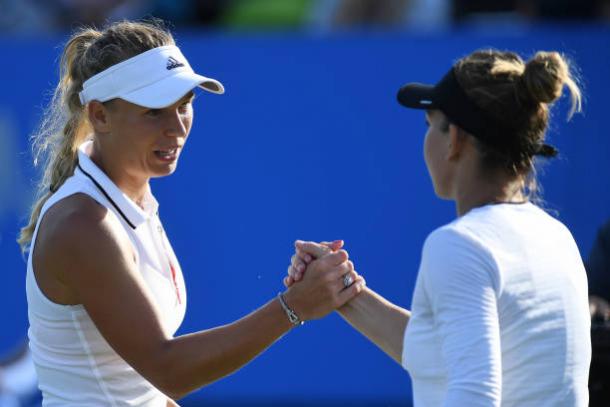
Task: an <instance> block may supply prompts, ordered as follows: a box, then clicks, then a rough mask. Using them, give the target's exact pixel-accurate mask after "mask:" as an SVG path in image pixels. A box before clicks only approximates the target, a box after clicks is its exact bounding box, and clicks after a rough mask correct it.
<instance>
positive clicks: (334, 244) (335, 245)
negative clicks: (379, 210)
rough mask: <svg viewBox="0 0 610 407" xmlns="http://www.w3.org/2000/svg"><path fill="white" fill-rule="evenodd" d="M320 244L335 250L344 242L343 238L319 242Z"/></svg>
mask: <svg viewBox="0 0 610 407" xmlns="http://www.w3.org/2000/svg"><path fill="white" fill-rule="evenodd" d="M320 244H322V245H324V246H326V247H328V248H329V249H330V250H332V251H333V252H336V251H337V250H339V249H341V248H342V247H343V245H344V244H345V242H344V241H343V240H333V241H332V242H320Z"/></svg>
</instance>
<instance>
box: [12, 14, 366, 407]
mask: <svg viewBox="0 0 610 407" xmlns="http://www.w3.org/2000/svg"><path fill="white" fill-rule="evenodd" d="M60 74H61V78H60V82H59V85H58V86H57V90H56V92H55V97H54V99H53V102H52V106H51V110H50V112H49V114H48V115H47V116H46V118H45V120H44V121H43V123H42V126H41V130H40V131H39V133H38V134H37V135H36V136H35V143H36V144H35V146H36V148H37V152H38V153H45V152H46V153H48V160H47V164H46V168H45V175H44V178H43V180H42V181H41V183H40V198H39V199H38V201H37V202H36V203H35V205H34V208H33V211H32V215H31V219H30V222H29V224H28V225H27V226H25V227H24V228H23V229H22V232H21V237H20V239H19V243H20V244H21V245H22V248H23V249H24V250H27V251H28V252H29V256H28V264H27V280H26V288H27V300H28V316H29V321H30V329H29V339H30V347H31V350H32V356H33V360H34V363H35V365H36V370H37V373H38V377H39V386H40V389H41V390H42V394H43V405H45V406H75V407H76V406H78V407H83V406H100V407H101V406H104V407H107V406H147V407H148V406H150V407H156V406H166V405H167V406H170V405H175V403H174V401H173V399H178V398H180V397H182V396H183V395H185V394H186V393H188V392H190V391H192V390H194V389H197V388H199V387H201V386H203V385H205V384H207V383H210V382H213V381H214V380H217V379H219V378H221V377H223V376H225V375H227V374H229V373H231V372H233V371H235V370H237V369H238V368H240V367H241V366H243V365H244V364H246V363H247V362H248V361H250V360H251V359H253V358H254V357H255V356H256V355H258V354H259V353H261V352H262V351H264V350H265V349H266V348H267V347H268V346H269V345H271V344H272V343H273V342H274V341H275V340H276V339H278V338H279V337H280V336H282V335H283V334H285V333H286V332H288V331H289V330H290V329H291V328H293V327H295V326H298V325H300V324H301V323H302V322H303V321H305V320H308V319H314V318H319V317H322V316H324V315H326V314H328V313H329V312H331V311H332V310H333V309H335V308H337V307H339V306H341V305H342V304H344V303H345V302H346V301H348V300H349V299H351V298H352V297H353V296H354V295H355V294H357V293H358V292H359V291H361V289H362V283H363V282H362V280H361V279H360V277H359V276H357V275H356V274H355V272H354V271H353V268H352V265H351V263H349V262H348V261H347V254H346V253H345V252H344V251H338V252H335V253H332V254H329V255H328V256H325V257H324V258H323V259H321V260H319V261H317V262H314V263H312V264H311V265H310V269H311V270H310V273H308V277H310V278H305V279H304V281H303V283H302V284H299V285H298V286H295V287H293V288H290V289H288V290H287V291H285V292H284V293H281V294H278V296H277V298H274V299H272V300H270V301H269V302H268V303H266V304H264V305H263V306H262V307H261V308H259V309H258V310H256V311H254V312H252V313H250V314H249V315H247V316H245V317H243V318H242V319H240V320H238V321H235V322H233V323H231V324H228V325H225V326H221V327H217V328H213V329H208V330H204V331H200V332H194V333H191V334H188V335H183V336H179V337H174V333H175V332H176V330H177V329H178V327H179V326H180V324H181V322H182V319H183V317H184V314H185V312H186V303H187V296H186V288H185V283H184V279H183V277H182V272H181V269H180V265H179V262H178V259H177V258H176V256H175V254H174V252H173V250H172V247H171V244H170V242H169V240H168V238H167V236H166V235H165V233H164V231H163V226H162V224H161V221H160V219H159V217H158V213H157V207H158V204H157V201H156V200H155V198H154V196H153V194H152V192H151V190H150V186H149V180H150V179H151V178H154V177H163V176H167V175H170V174H172V173H173V172H174V171H175V170H176V166H177V162H178V158H179V156H180V154H181V152H182V150H183V149H184V147H185V142H186V140H187V137H188V135H189V132H190V130H191V125H192V122H193V106H192V102H193V91H192V90H193V89H194V88H196V87H198V86H199V87H201V88H203V89H204V90H207V91H209V92H212V93H217V94H221V93H223V92H224V88H223V85H222V84H221V83H220V82H218V81H216V80H214V79H210V78H206V77H204V76H202V75H199V74H196V73H195V72H194V71H193V70H192V68H191V67H190V65H189V63H188V62H187V60H186V58H185V57H184V56H183V55H182V53H181V52H180V49H179V48H178V47H176V45H175V44H174V40H173V38H172V36H171V34H170V33H169V32H168V31H166V30H165V29H163V28H162V27H160V26H159V25H158V24H153V23H135V22H119V23H115V24H112V25H110V26H108V27H107V28H105V29H104V30H101V31H97V30H93V29H82V30H80V31H78V32H76V33H75V34H74V35H73V36H72V37H71V38H70V40H69V41H68V42H67V44H66V46H65V48H64V51H63V55H62V58H61V66H60ZM352 281H355V282H356V283H355V284H353V285H351V286H350V287H349V288H346V287H345V286H346V285H347V284H346V282H349V283H351V282H352ZM228 300H229V299H228Z"/></svg>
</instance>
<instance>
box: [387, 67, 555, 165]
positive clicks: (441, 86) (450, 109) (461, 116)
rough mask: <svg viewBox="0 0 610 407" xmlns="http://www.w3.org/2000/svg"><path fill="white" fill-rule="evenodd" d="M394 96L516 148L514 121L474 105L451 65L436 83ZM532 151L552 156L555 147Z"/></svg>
mask: <svg viewBox="0 0 610 407" xmlns="http://www.w3.org/2000/svg"><path fill="white" fill-rule="evenodd" d="M397 99H398V103H400V104H401V105H403V106H405V107H408V108H412V109H425V110H430V109H432V110H440V111H442V112H443V113H444V114H445V116H447V118H448V119H449V121H450V122H451V123H454V124H456V125H458V126H459V127H460V128H462V129H463V130H465V131H467V132H468V133H470V134H472V135H473V136H475V137H476V138H478V139H479V140H481V141H483V142H485V143H486V144H488V145H491V146H496V147H499V148H501V149H503V150H511V149H513V148H515V145H514V143H512V142H511V141H512V140H511V139H512V138H513V137H515V132H516V129H515V128H513V125H514V124H513V123H505V122H503V121H501V120H499V119H496V118H493V117H491V116H489V114H487V113H486V112H485V111H483V109H481V108H480V107H479V106H477V105H476V104H475V103H474V102H473V101H472V100H471V99H470V98H469V97H468V95H467V94H466V92H464V89H462V86H461V85H460V83H459V82H458V80H457V77H456V75H455V70H454V68H451V69H450V70H449V72H447V74H446V75H445V76H444V77H443V78H442V79H441V80H440V82H438V83H437V84H436V85H425V84H422V83H408V84H406V85H404V86H403V87H401V88H400V90H399V91H398V95H397ZM533 154H537V155H543V156H547V157H553V156H555V155H556V154H557V150H556V149H555V148H554V147H552V146H550V145H548V144H541V145H539V146H538V148H537V150H536V151H534V152H533Z"/></svg>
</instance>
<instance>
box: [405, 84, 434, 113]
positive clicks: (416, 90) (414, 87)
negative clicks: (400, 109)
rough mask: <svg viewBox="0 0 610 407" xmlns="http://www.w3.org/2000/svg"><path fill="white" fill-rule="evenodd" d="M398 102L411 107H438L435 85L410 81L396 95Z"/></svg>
mask: <svg viewBox="0 0 610 407" xmlns="http://www.w3.org/2000/svg"><path fill="white" fill-rule="evenodd" d="M396 98H397V99H398V103H400V104H401V105H403V106H405V107H409V108H411V109H436V108H437V107H438V106H437V104H436V100H435V91H434V86H431V85H424V84H422V83H408V84H406V85H404V86H403V87H401V88H400V90H399V91H398V95H396Z"/></svg>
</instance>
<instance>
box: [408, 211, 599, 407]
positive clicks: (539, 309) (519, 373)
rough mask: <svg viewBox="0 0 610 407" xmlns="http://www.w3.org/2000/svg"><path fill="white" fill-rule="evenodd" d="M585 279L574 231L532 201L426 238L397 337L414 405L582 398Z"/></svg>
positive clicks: (565, 402) (578, 401) (577, 404)
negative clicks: (406, 313)
mask: <svg viewBox="0 0 610 407" xmlns="http://www.w3.org/2000/svg"><path fill="white" fill-rule="evenodd" d="M590 361H591V339H590V316H589V308H588V299H587V279H586V274H585V270H584V266H583V263H582V260H581V257H580V254H579V251H578V248H577V246H576V243H575V242H574V239H573V238H572V235H571V234H570V232H569V231H568V229H567V228H566V227H565V226H564V225H563V224H562V223H560V222H559V221H557V220H556V219H554V218H553V217H551V216H549V215H548V214H547V213H546V212H544V211H543V210H542V209H540V208H538V207H537V206H535V205H533V204H531V203H524V204H495V205H488V206H484V207H480V208H476V209H473V210H471V211H470V212H468V213H467V214H465V215H464V216H462V217H460V218H458V219H457V220H455V221H454V222H452V223H450V224H448V225H446V226H443V227H441V228H439V229H437V230H435V231H434V232H433V233H431V234H430V236H428V238H427V240H426V242H425V244H424V248H423V253H422V260H421V265H420V269H419V274H418V276H417V282H416V285H415V292H414V294H413V303H412V316H411V319H410V321H409V323H408V326H407V329H406V331H405V336H404V347H403V355H402V364H403V366H404V367H405V368H406V369H407V370H408V371H409V373H410V375H411V379H412V383H413V398H414V405H415V407H436V406H439V407H440V406H444V407H454V406H455V407H458V406H459V407H463V406H469V407H477V406H502V407H509V406H510V407H513V406H515V407H517V406H519V407H528V406H531V407H545V406H554V407H557V406H566V407H567V406H570V407H581V406H582V407H585V406H587V405H588V388H587V381H588V374H589V363H590Z"/></svg>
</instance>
